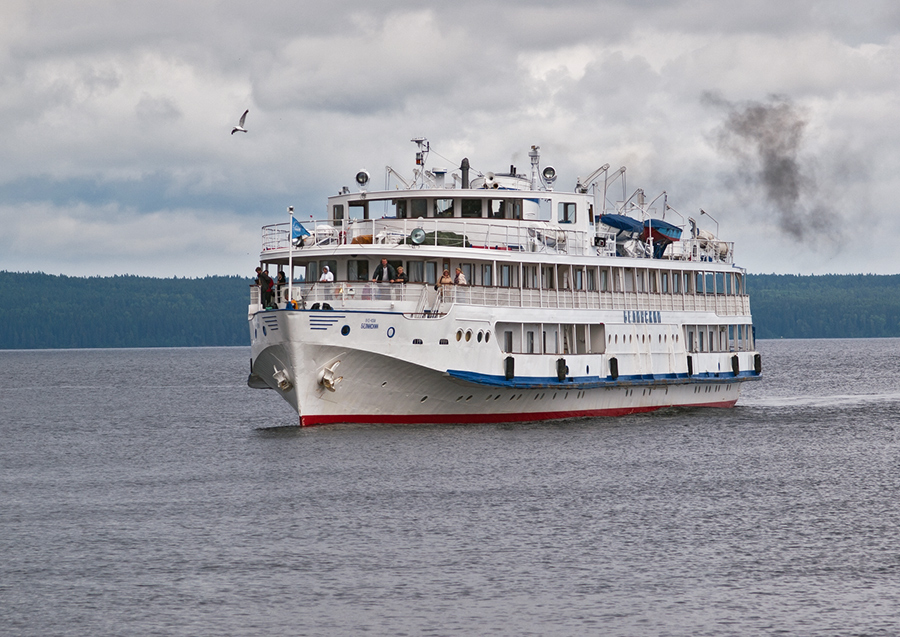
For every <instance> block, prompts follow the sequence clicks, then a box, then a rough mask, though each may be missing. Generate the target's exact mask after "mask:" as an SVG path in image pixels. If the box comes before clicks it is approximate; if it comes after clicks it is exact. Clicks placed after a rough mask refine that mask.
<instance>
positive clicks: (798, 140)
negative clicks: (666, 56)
mask: <svg viewBox="0 0 900 637" xmlns="http://www.w3.org/2000/svg"><path fill="white" fill-rule="evenodd" d="M703 102H704V103H706V104H709V105H712V106H715V107H718V108H722V109H724V110H725V111H726V116H725V121H724V122H723V124H722V125H721V127H720V128H719V129H718V130H717V131H716V138H717V139H716V141H717V145H718V148H719V150H720V151H722V152H724V153H725V154H727V155H729V156H730V157H732V158H734V159H736V160H737V161H738V164H739V168H740V171H741V173H740V179H741V180H742V181H744V182H745V183H746V184H747V185H748V186H750V187H751V189H753V190H761V191H762V194H763V195H764V196H765V200H766V201H767V202H768V203H769V204H771V206H772V209H773V211H774V212H775V214H776V215H777V222H778V224H779V225H780V226H781V228H782V229H784V230H785V231H786V232H788V233H790V234H791V235H793V236H794V237H796V238H798V239H802V238H804V236H807V235H809V234H810V233H819V232H822V231H824V230H825V229H826V228H827V227H828V226H829V224H831V222H832V221H833V220H834V219H835V217H836V214H835V213H834V211H833V210H831V209H830V207H829V206H827V205H825V204H824V203H823V202H822V201H821V199H820V197H819V195H818V193H819V189H818V187H817V184H816V182H815V173H814V170H813V166H812V164H811V162H809V161H804V160H803V159H802V156H801V152H800V151H801V149H802V147H803V142H804V134H805V132H806V126H807V123H808V122H807V119H806V117H805V114H804V113H803V111H802V110H801V109H800V108H798V107H797V106H795V105H794V104H793V103H792V102H791V100H790V99H789V98H787V97H785V96H777V95H776V96H772V97H770V98H769V100H768V102H767V103H760V102H745V103H742V104H734V103H731V102H728V101H726V100H724V99H723V98H721V97H719V96H716V95H713V94H711V93H707V94H705V95H704V96H703Z"/></svg>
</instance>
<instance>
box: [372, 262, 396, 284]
mask: <svg viewBox="0 0 900 637" xmlns="http://www.w3.org/2000/svg"><path fill="white" fill-rule="evenodd" d="M395 278H397V273H396V272H395V271H394V266H392V265H390V264H389V263H388V261H387V259H382V260H381V264H380V265H379V266H378V267H377V268H375V276H373V277H372V280H373V281H377V282H378V283H390V282H391V281H393V280H394V279H395Z"/></svg>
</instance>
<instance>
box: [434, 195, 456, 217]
mask: <svg viewBox="0 0 900 637" xmlns="http://www.w3.org/2000/svg"><path fill="white" fill-rule="evenodd" d="M434 216H435V217H452V216H453V200H452V199H435V200H434Z"/></svg>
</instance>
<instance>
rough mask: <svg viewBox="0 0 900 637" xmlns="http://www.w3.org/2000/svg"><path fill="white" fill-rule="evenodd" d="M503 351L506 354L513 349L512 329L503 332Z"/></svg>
mask: <svg viewBox="0 0 900 637" xmlns="http://www.w3.org/2000/svg"><path fill="white" fill-rule="evenodd" d="M503 351H504V352H506V353H507V354H509V353H512V351H513V333H512V330H506V331H505V332H503Z"/></svg>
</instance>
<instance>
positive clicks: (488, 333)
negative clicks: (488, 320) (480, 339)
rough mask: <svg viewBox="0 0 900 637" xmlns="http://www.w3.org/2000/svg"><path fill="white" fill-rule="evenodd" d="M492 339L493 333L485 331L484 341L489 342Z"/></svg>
mask: <svg viewBox="0 0 900 637" xmlns="http://www.w3.org/2000/svg"><path fill="white" fill-rule="evenodd" d="M490 340H491V333H490V332H485V333H484V342H485V343H487V342H489V341H490Z"/></svg>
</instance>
